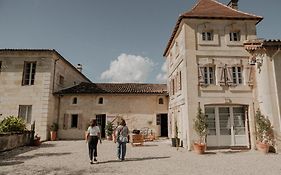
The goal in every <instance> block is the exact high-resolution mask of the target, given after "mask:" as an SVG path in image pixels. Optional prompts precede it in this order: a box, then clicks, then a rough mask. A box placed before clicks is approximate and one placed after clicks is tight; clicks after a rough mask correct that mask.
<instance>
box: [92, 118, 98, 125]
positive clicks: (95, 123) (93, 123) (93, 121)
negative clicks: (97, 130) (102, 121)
mask: <svg viewBox="0 0 281 175" xmlns="http://www.w3.org/2000/svg"><path fill="white" fill-rule="evenodd" d="M94 126H97V120H96V119H93V120H92V121H91V127H94Z"/></svg>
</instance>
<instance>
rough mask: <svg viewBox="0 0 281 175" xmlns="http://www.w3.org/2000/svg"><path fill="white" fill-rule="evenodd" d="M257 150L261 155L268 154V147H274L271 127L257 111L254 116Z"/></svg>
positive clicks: (268, 121)
mask: <svg viewBox="0 0 281 175" xmlns="http://www.w3.org/2000/svg"><path fill="white" fill-rule="evenodd" d="M255 119H256V134H257V143H256V146H257V149H258V150H259V151H261V152H263V153H268V151H269V147H270V146H273V145H274V135H273V126H272V125H271V122H270V120H269V119H268V118H266V117H265V116H264V115H262V114H261V111H260V110H259V109H258V110H257V112H256V115H255Z"/></svg>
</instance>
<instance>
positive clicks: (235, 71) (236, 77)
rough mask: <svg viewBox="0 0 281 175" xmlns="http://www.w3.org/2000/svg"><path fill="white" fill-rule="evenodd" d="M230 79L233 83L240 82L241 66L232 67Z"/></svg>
mask: <svg viewBox="0 0 281 175" xmlns="http://www.w3.org/2000/svg"><path fill="white" fill-rule="evenodd" d="M232 80H233V83H234V84H242V68H241V67H238V66H237V67H232Z"/></svg>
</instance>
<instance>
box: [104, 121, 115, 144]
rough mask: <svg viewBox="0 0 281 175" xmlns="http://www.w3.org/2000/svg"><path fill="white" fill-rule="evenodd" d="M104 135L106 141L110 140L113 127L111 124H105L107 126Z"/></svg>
mask: <svg viewBox="0 0 281 175" xmlns="http://www.w3.org/2000/svg"><path fill="white" fill-rule="evenodd" d="M105 133H106V138H107V140H112V134H113V125H112V123H111V122H107V124H106V125H105Z"/></svg>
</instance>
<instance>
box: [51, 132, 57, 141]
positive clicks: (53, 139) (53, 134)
mask: <svg viewBox="0 0 281 175" xmlns="http://www.w3.org/2000/svg"><path fill="white" fill-rule="evenodd" d="M50 134H51V141H55V140H57V131H50Z"/></svg>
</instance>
